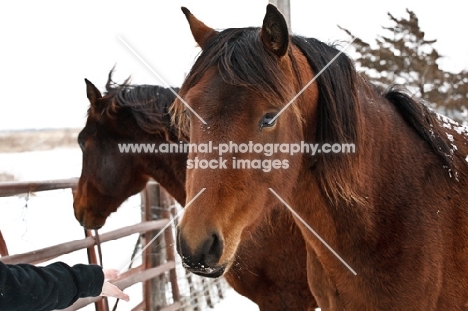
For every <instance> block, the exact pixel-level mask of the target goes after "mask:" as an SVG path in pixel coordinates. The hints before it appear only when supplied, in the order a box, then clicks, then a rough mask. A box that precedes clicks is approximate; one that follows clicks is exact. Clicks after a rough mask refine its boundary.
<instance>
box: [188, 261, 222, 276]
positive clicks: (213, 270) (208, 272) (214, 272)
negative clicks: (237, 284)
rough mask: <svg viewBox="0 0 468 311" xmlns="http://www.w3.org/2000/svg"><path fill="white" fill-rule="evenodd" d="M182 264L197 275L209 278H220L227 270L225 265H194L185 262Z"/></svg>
mask: <svg viewBox="0 0 468 311" xmlns="http://www.w3.org/2000/svg"><path fill="white" fill-rule="evenodd" d="M182 266H183V267H184V268H185V269H187V270H189V271H190V272H192V273H194V274H196V275H199V276H204V277H208V278H218V277H220V276H222V275H223V274H224V271H225V270H226V266H224V265H223V266H219V267H208V266H205V265H202V264H198V265H196V266H192V265H189V264H187V263H185V262H182Z"/></svg>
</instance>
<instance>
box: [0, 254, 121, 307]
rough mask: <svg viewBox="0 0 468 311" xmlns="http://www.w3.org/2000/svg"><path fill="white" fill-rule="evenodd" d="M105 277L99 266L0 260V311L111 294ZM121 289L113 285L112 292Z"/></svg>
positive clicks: (70, 303)
mask: <svg viewBox="0 0 468 311" xmlns="http://www.w3.org/2000/svg"><path fill="white" fill-rule="evenodd" d="M104 279H105V275H104V272H103V270H102V268H101V267H100V266H98V265H84V264H78V265H74V266H72V267H71V266H69V265H67V264H65V263H63V262H56V263H53V264H50V265H48V266H45V267H37V266H34V265H29V264H17V265H5V264H3V263H1V262H0V310H8V311H16V310H18V311H19V310H21V311H23V310H29V311H47V310H54V309H63V308H66V307H68V306H70V305H72V304H73V303H74V302H75V301H76V300H78V298H82V297H95V296H99V295H100V294H101V293H102V294H103V295H108V294H109V293H107V294H106V293H105V292H103V286H104V285H105V283H104ZM106 283H108V282H106ZM108 284H110V283H108ZM110 285H112V284H110ZM106 286H108V285H106ZM112 286H113V285H112ZM111 288H112V287H111ZM117 291H120V290H118V289H116V288H112V291H111V293H110V294H114V293H118V292H117ZM127 297H128V296H127Z"/></svg>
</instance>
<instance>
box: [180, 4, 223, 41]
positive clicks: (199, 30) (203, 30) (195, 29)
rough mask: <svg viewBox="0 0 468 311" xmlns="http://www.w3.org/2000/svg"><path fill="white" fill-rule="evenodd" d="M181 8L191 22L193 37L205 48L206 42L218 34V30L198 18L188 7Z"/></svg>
mask: <svg viewBox="0 0 468 311" xmlns="http://www.w3.org/2000/svg"><path fill="white" fill-rule="evenodd" d="M181 9H182V12H183V13H184V14H185V17H186V18H187V21H188V22H189V25H190V30H191V31H192V35H193V38H194V39H195V41H196V42H197V43H198V45H199V46H200V47H201V48H202V50H203V48H204V46H205V44H206V42H207V41H208V40H210V39H211V38H212V37H214V36H216V35H217V34H218V32H217V31H216V30H214V29H213V28H210V27H208V26H206V25H205V24H204V23H203V22H202V21H200V20H198V19H197V18H196V17H195V16H194V15H193V14H192V13H191V12H190V11H189V10H188V9H187V8H186V7H182V8H181Z"/></svg>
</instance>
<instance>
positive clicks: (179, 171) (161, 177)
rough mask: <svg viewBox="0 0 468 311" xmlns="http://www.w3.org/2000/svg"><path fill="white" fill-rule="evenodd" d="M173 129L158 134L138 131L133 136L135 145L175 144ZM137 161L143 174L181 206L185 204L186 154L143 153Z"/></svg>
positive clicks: (176, 139) (175, 138)
mask: <svg viewBox="0 0 468 311" xmlns="http://www.w3.org/2000/svg"><path fill="white" fill-rule="evenodd" d="M173 132H174V131H173V129H171V128H169V129H167V130H166V129H165V130H163V131H160V132H158V133H155V134H153V133H148V132H145V131H144V130H142V129H140V131H139V132H138V133H136V135H134V140H133V142H134V143H135V144H154V145H156V147H157V146H159V145H161V144H169V143H171V142H172V143H177V141H178V138H177V137H176V136H174V135H173V134H172V133H173ZM137 157H138V161H139V162H140V163H141V165H142V167H143V168H144V169H143V171H144V173H145V174H147V175H149V176H150V177H151V178H153V179H154V180H155V181H157V182H158V183H159V184H160V185H161V186H162V187H164V188H165V189H166V190H167V191H168V192H169V194H170V195H171V196H172V197H174V198H175V199H176V200H177V202H179V203H180V204H181V205H184V204H185V198H186V194H185V171H186V162H187V154H186V153H144V154H138V155H137Z"/></svg>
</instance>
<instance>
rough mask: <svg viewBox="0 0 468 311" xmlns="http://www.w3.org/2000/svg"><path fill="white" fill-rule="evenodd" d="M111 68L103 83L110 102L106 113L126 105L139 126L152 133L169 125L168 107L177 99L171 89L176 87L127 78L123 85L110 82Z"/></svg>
mask: <svg viewBox="0 0 468 311" xmlns="http://www.w3.org/2000/svg"><path fill="white" fill-rule="evenodd" d="M112 72H113V71H112V70H111V72H110V73H109V79H108V81H107V83H106V92H105V94H104V98H105V99H108V100H109V101H110V104H109V105H108V107H107V110H108V113H109V112H110V114H111V115H112V113H113V112H116V111H119V110H121V109H122V108H128V109H129V110H130V111H131V113H132V116H133V117H134V119H135V121H136V122H137V124H138V125H139V127H140V128H142V129H143V130H145V131H146V132H148V133H151V134H154V133H158V132H161V131H162V129H164V130H163V132H165V131H167V130H168V129H169V128H171V117H170V114H169V108H170V106H171V104H172V102H173V101H174V99H175V98H176V95H175V94H174V92H173V91H175V92H178V91H179V88H172V90H171V89H170V88H165V87H162V86H159V85H147V84H141V85H136V84H130V82H129V79H127V80H125V81H124V82H123V83H122V84H118V83H115V82H114V81H112Z"/></svg>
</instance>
